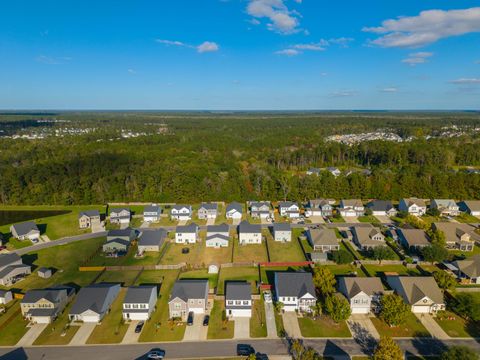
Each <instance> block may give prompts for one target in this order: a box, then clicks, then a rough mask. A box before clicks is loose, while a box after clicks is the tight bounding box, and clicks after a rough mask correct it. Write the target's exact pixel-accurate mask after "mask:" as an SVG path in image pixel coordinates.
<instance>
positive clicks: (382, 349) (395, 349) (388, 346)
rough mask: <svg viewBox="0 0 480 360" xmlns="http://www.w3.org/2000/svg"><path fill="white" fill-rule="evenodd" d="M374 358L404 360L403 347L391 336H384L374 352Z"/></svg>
mask: <svg viewBox="0 0 480 360" xmlns="http://www.w3.org/2000/svg"><path fill="white" fill-rule="evenodd" d="M373 360H403V353H402V349H400V346H398V344H397V343H396V342H395V341H393V339H392V338H391V337H388V336H382V337H381V338H380V341H379V342H378V345H377V347H376V348H375V352H374V353H373Z"/></svg>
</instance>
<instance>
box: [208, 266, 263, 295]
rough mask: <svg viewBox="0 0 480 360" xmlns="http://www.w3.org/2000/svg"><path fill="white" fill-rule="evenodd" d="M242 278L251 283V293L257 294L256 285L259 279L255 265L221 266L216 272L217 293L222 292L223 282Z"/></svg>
mask: <svg viewBox="0 0 480 360" xmlns="http://www.w3.org/2000/svg"><path fill="white" fill-rule="evenodd" d="M242 280H245V281H248V282H250V284H251V285H252V293H253V294H258V289H257V287H256V285H257V283H258V282H259V280H260V279H259V277H258V267H256V266H255V267H253V266H251V267H231V268H225V267H224V268H221V269H220V273H219V274H218V284H217V294H218V295H223V294H224V291H225V290H224V289H225V282H227V281H242Z"/></svg>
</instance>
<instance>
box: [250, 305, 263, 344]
mask: <svg viewBox="0 0 480 360" xmlns="http://www.w3.org/2000/svg"><path fill="white" fill-rule="evenodd" d="M250 337H252V338H261V337H267V324H266V321H265V304H264V303H263V299H262V297H260V300H254V301H253V306H252V317H251V318H250Z"/></svg>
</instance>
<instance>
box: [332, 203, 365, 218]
mask: <svg viewBox="0 0 480 360" xmlns="http://www.w3.org/2000/svg"><path fill="white" fill-rule="evenodd" d="M338 211H340V215H341V216H345V217H353V216H363V215H364V214H365V207H364V206H363V203H362V200H360V199H347V200H341V201H340V205H339V206H338Z"/></svg>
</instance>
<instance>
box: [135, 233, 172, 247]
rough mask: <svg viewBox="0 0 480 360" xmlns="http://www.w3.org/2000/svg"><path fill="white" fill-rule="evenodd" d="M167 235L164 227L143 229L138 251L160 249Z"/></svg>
mask: <svg viewBox="0 0 480 360" xmlns="http://www.w3.org/2000/svg"><path fill="white" fill-rule="evenodd" d="M166 237H167V232H166V231H165V230H164V229H157V230H144V231H142V234H141V235H140V237H139V238H138V244H137V247H138V252H139V253H143V252H145V251H160V248H161V247H162V245H163V243H164V242H165V238H166Z"/></svg>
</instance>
